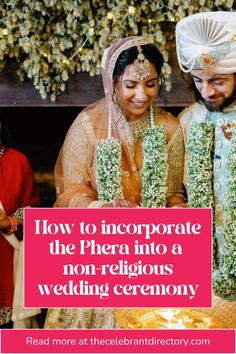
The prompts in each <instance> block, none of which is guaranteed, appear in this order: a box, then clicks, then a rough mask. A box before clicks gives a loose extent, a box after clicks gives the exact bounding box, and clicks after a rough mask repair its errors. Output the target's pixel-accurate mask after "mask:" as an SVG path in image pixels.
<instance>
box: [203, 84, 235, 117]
mask: <svg viewBox="0 0 236 354" xmlns="http://www.w3.org/2000/svg"><path fill="white" fill-rule="evenodd" d="M235 100H236V88H235V89H234V92H233V93H232V95H231V96H230V97H227V98H225V99H224V100H223V101H222V102H220V103H219V104H218V105H217V104H216V105H214V104H212V102H209V101H207V100H205V99H204V98H202V97H201V102H202V103H203V104H204V105H205V107H206V108H207V109H208V110H209V111H211V112H222V111H223V109H224V108H226V107H228V106H229V105H231V103H233V102H234V101H235Z"/></svg>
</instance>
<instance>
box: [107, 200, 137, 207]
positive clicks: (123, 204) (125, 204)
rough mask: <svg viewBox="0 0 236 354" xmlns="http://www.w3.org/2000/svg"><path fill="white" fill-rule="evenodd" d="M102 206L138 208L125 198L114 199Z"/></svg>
mask: <svg viewBox="0 0 236 354" xmlns="http://www.w3.org/2000/svg"><path fill="white" fill-rule="evenodd" d="M103 208H138V205H137V204H134V203H131V202H128V201H127V200H125V199H114V200H112V201H111V202H110V203H107V204H105V205H103Z"/></svg>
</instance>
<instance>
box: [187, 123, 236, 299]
mask: <svg viewBox="0 0 236 354" xmlns="http://www.w3.org/2000/svg"><path fill="white" fill-rule="evenodd" d="M213 142H214V126H213V125H212V124H209V122H196V121H192V124H191V126H190V136H189V141H188V144H187V152H188V157H187V170H186V173H187V191H188V203H189V206H190V207H193V208H206V207H212V208H213V209H214V198H213V191H212V184H213V166H212V148H213ZM227 171H228V182H227V185H228V198H227V200H228V206H227V209H226V221H225V228H224V238H225V244H224V255H223V257H222V263H221V264H220V265H219V264H218V261H217V243H216V239H215V237H214V235H213V244H214V249H213V289H214V292H215V293H216V294H218V295H221V296H229V295H233V294H235V293H236V274H235V271H236V135H235V134H233V137H232V145H231V150H230V153H229V157H228V164H227Z"/></svg>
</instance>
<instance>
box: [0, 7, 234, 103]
mask: <svg viewBox="0 0 236 354" xmlns="http://www.w3.org/2000/svg"><path fill="white" fill-rule="evenodd" d="M233 8H236V5H235V1H233V0H216V1H211V0H200V1H199V0H192V1H191V0H190V1H186V0H160V1H153V0H144V1H140V0H138V1H128V2H127V1H125V0H107V1H104V0H90V1H89V0H41V1H39V0H24V1H21V0H2V1H1V3H0V19H1V20H0V70H1V69H2V68H4V67H5V65H6V62H7V58H16V60H17V61H18V62H19V70H18V74H19V76H20V78H21V80H24V79H25V78H27V77H28V78H30V79H31V80H32V82H33V85H34V86H35V88H36V89H38V90H39V92H40V95H41V97H42V98H46V97H47V96H48V95H49V96H50V98H51V100H52V101H55V100H56V96H57V95H59V94H60V93H61V92H62V91H64V90H65V83H66V81H67V80H68V78H69V77H70V76H71V75H73V74H75V73H76V72H81V71H85V72H88V73H89V74H90V75H91V76H94V75H97V74H98V73H99V72H100V63H101V57H102V54H103V51H104V49H105V48H106V47H108V46H109V45H110V44H111V43H113V42H114V41H116V40H118V39H119V38H121V37H124V36H129V35H138V34H139V35H146V34H148V35H149V36H151V37H152V38H153V40H154V42H155V43H156V44H157V46H158V47H159V48H160V50H161V52H162V53H163V55H164V58H165V61H166V63H165V65H164V70H163V74H164V76H165V78H166V88H167V89H169V88H170V86H171V84H170V79H169V77H170V73H171V69H170V66H169V65H168V52H167V51H166V48H165V44H166V38H165V35H164V33H163V32H162V30H161V27H160V23H161V22H162V21H177V20H179V19H180V18H182V17H185V16H187V15H189V14H192V13H196V12H199V11H207V10H217V9H218V10H232V9H233Z"/></svg>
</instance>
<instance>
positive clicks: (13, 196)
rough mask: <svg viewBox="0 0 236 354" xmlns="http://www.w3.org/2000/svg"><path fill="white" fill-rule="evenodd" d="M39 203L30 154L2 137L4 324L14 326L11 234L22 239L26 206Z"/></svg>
mask: <svg viewBox="0 0 236 354" xmlns="http://www.w3.org/2000/svg"><path fill="white" fill-rule="evenodd" d="M0 134H1V125H0ZM0 138H1V135H0ZM39 204H40V199H39V195H38V193H37V191H36V184H35V180H34V175H33V172H32V169H31V166H30V164H29V162H28V160H27V158H26V156H25V155H24V154H22V153H21V152H19V151H17V150H15V149H12V148H9V147H6V146H3V145H2V144H1V139H0V272H1V276H0V328H9V327H11V326H12V322H11V316H12V303H13V295H14V282H13V255H14V248H13V246H12V245H11V244H10V239H11V235H12V234H13V233H14V234H15V236H16V238H17V239H18V240H19V241H20V240H22V238H23V209H24V207H27V206H39ZM15 236H14V237H15Z"/></svg>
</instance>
